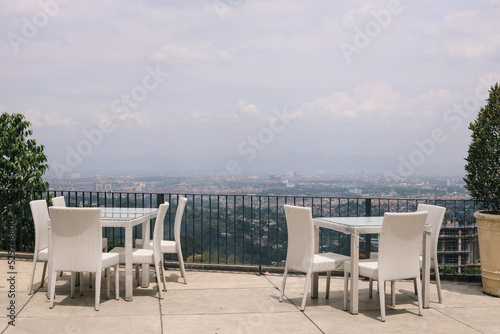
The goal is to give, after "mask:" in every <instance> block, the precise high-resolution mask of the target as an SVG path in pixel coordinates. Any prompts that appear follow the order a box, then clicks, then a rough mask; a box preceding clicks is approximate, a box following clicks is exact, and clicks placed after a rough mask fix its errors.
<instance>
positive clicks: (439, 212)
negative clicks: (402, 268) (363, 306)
mask: <svg viewBox="0 0 500 334" xmlns="http://www.w3.org/2000/svg"><path fill="white" fill-rule="evenodd" d="M420 211H427V220H426V222H425V224H426V225H430V226H431V228H432V231H431V241H430V245H431V254H430V259H431V268H433V269H434V274H435V277H436V288H437V294H438V300H439V303H442V302H443V299H442V296H441V280H440V279H439V265H438V257H437V246H438V241H439V233H440V231H441V226H442V224H443V219H444V215H445V213H446V208H444V207H442V206H437V205H430V204H419V205H418V207H417V212H420ZM421 253H422V252H421ZM377 256H378V255H377V253H372V255H371V256H370V259H376V258H377ZM420 268H422V256H420ZM414 286H415V294H417V282H416V280H414ZM392 287H393V288H394V284H392ZM371 292H372V280H370V297H371ZM393 303H394V301H393Z"/></svg>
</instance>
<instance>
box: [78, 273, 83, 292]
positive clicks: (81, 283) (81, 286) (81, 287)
mask: <svg viewBox="0 0 500 334" xmlns="http://www.w3.org/2000/svg"><path fill="white" fill-rule="evenodd" d="M79 276H80V296H83V272H80V275H79Z"/></svg>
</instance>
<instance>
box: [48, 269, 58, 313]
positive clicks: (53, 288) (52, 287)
mask: <svg viewBox="0 0 500 334" xmlns="http://www.w3.org/2000/svg"><path fill="white" fill-rule="evenodd" d="M50 275H51V277H52V279H50V282H49V283H50V285H49V298H50V303H49V308H54V295H55V292H56V277H57V271H53V272H51V273H50Z"/></svg>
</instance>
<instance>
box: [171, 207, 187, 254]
mask: <svg viewBox="0 0 500 334" xmlns="http://www.w3.org/2000/svg"><path fill="white" fill-rule="evenodd" d="M186 203H187V198H186V197H180V198H179V200H178V201H177V211H175V222H174V240H175V242H176V243H177V244H179V245H180V242H181V225H182V216H183V215H184V209H185V208H186Z"/></svg>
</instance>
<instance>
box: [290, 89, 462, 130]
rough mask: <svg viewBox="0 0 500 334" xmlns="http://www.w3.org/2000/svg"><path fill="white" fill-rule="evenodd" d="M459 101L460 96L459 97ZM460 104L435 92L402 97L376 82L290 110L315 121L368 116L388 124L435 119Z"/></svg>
mask: <svg viewBox="0 0 500 334" xmlns="http://www.w3.org/2000/svg"><path fill="white" fill-rule="evenodd" d="M462 99H463V97H462ZM457 101H460V96H459V95H458V94H452V93H451V92H449V91H448V90H446V89H438V90H436V91H429V92H427V93H422V94H419V95H418V96H416V97H412V96H403V95H402V94H400V93H399V92H398V91H395V90H393V89H392V88H391V86H390V85H388V84H387V83H384V82H380V81H376V82H371V83H367V84H365V85H361V86H358V87H356V88H354V90H353V92H352V93H351V94H347V93H345V92H335V93H334V94H332V95H330V96H327V97H319V98H317V99H315V100H314V101H313V102H306V103H304V104H302V106H301V107H300V108H299V109H298V110H296V111H294V115H296V116H297V117H302V118H308V119H311V120H316V121H321V120H324V121H327V120H330V119H334V120H336V121H343V122H350V121H354V120H359V119H363V118H368V117H374V118H375V119H377V118H378V119H381V121H384V120H385V121H387V122H391V124H394V122H396V121H397V122H404V120H406V121H407V122H409V123H412V122H421V121H422V122H424V121H425V120H426V119H429V118H433V119H437V118H438V117H440V114H441V113H442V112H443V111H444V110H445V109H446V108H449V107H450V106H452V105H453V103H455V102H457Z"/></svg>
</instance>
